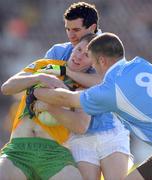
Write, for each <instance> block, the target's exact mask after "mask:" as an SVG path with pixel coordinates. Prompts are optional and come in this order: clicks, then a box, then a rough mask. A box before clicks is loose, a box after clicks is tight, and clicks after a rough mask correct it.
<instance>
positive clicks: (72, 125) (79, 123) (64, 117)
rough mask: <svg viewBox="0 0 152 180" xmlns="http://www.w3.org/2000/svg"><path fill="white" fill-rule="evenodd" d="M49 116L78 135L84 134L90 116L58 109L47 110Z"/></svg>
mask: <svg viewBox="0 0 152 180" xmlns="http://www.w3.org/2000/svg"><path fill="white" fill-rule="evenodd" d="M49 112H50V114H51V115H52V116H53V117H54V118H55V119H56V120H57V121H58V122H59V123H60V124H62V125H64V126H65V127H66V128H68V129H69V130H70V131H72V132H74V133H78V134H84V133H85V132H86V131H87V129H88V127H89V123H90V119H91V118H90V116H88V115H86V114H85V113H83V112H73V111H71V110H68V109H63V108H59V107H52V106H51V108H49Z"/></svg>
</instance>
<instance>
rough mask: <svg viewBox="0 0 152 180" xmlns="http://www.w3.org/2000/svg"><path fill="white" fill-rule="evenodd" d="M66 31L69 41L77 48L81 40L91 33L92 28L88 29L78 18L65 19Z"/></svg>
mask: <svg viewBox="0 0 152 180" xmlns="http://www.w3.org/2000/svg"><path fill="white" fill-rule="evenodd" d="M65 29H66V33H67V36H68V39H69V41H70V42H71V43H72V44H73V46H75V45H76V44H78V42H79V40H80V38H81V37H82V36H84V35H85V34H88V33H90V32H92V31H91V28H86V27H84V26H83V19H81V18H78V19H75V20H66V19H65Z"/></svg>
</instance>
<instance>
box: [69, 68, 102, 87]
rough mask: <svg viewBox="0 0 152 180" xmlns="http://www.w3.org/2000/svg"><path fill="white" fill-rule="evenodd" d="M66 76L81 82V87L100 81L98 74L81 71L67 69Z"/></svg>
mask: <svg viewBox="0 0 152 180" xmlns="http://www.w3.org/2000/svg"><path fill="white" fill-rule="evenodd" d="M66 74H67V76H69V77H70V78H71V79H73V80H74V81H76V82H78V83H79V84H81V85H82V86H83V87H86V88H87V87H91V86H93V85H96V84H98V83H100V82H101V77H100V76H99V75H98V74H88V73H83V72H74V71H70V70H68V69H67V73H66Z"/></svg>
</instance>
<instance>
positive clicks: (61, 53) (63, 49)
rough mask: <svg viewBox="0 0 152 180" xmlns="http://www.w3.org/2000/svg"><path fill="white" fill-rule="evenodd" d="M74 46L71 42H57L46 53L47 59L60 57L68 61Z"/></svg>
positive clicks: (59, 58)
mask: <svg viewBox="0 0 152 180" xmlns="http://www.w3.org/2000/svg"><path fill="white" fill-rule="evenodd" d="M72 49H73V46H72V44H71V43H70V42H66V43H62V44H55V45H54V46H52V48H50V49H49V50H48V51H47V52H46V54H45V57H44V58H46V59H58V60H65V61H67V60H68V59H69V57H70V55H71V53H72Z"/></svg>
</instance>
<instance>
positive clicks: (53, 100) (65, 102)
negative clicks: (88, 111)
mask: <svg viewBox="0 0 152 180" xmlns="http://www.w3.org/2000/svg"><path fill="white" fill-rule="evenodd" d="M34 95H35V97H36V98H37V99H39V100H41V101H43V102H46V103H48V104H50V105H55V106H64V107H76V108H80V107H81V106H80V91H74V92H73V91H70V90H67V89H63V88H56V89H48V88H38V89H35V90H34Z"/></svg>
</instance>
